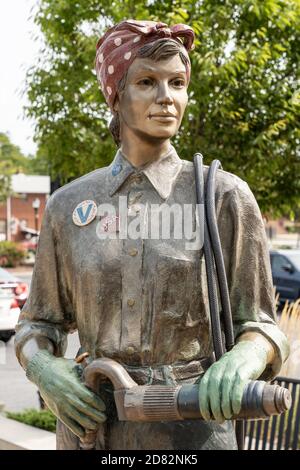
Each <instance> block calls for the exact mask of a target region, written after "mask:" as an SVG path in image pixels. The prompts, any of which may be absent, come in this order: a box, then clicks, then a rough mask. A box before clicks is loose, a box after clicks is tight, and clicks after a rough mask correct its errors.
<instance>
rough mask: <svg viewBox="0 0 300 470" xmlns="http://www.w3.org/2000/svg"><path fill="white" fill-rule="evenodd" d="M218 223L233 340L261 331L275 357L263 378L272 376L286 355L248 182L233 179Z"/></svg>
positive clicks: (264, 240) (259, 220) (261, 231)
mask: <svg viewBox="0 0 300 470" xmlns="http://www.w3.org/2000/svg"><path fill="white" fill-rule="evenodd" d="M218 225H219V230H220V235H221V243H222V248H223V253H224V262H225V268H226V272H227V278H228V287H229V295H230V301H231V309H232V317H233V326H234V334H235V339H237V338H238V337H239V336H240V335H241V334H242V333H244V332H246V331H257V332H258V333H261V334H262V335H263V336H265V337H266V338H267V339H268V340H269V341H270V342H271V344H272V345H273V346H274V348H275V350H276V357H275V359H274V361H273V363H272V364H270V365H269V366H268V368H267V369H266V370H265V372H264V375H263V378H264V380H270V379H272V378H273V377H274V376H276V375H277V374H278V373H279V371H280V369H281V366H282V364H283V362H284V361H285V360H286V358H287V357H288V354H289V345H288V342H287V339H286V337H285V335H284V334H283V333H282V331H281V330H280V329H279V327H278V325H277V323H276V306H275V296H274V289H273V283H272V274H271V266H270V258H269V249H268V243H267V237H266V232H265V228H264V223H263V220H262V216H261V213H260V210H259V207H258V205H257V202H256V200H255V197H254V195H253V194H252V192H251V190H250V188H249V186H248V185H247V183H245V182H244V181H242V180H240V179H239V178H236V185H235V187H234V188H233V189H231V190H230V191H228V192H226V193H225V194H224V195H223V198H222V203H221V204H220V205H219V213H218Z"/></svg>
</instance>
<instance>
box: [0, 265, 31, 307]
mask: <svg viewBox="0 0 300 470" xmlns="http://www.w3.org/2000/svg"><path fill="white" fill-rule="evenodd" d="M0 288H2V289H8V290H9V291H11V290H12V291H13V293H14V297H15V300H16V302H17V305H16V306H17V307H19V308H22V307H23V305H24V304H25V302H26V300H27V297H28V285H27V284H26V282H23V281H21V280H20V279H18V278H17V277H15V276H13V275H12V274H11V273H9V272H8V271H7V270H6V269H3V268H0Z"/></svg>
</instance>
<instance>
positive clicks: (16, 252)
mask: <svg viewBox="0 0 300 470" xmlns="http://www.w3.org/2000/svg"><path fill="white" fill-rule="evenodd" d="M24 258H25V251H24V250H23V249H21V248H20V247H19V246H18V244H17V243H15V242H11V241H3V242H0V266H2V267H7V268H14V267H16V266H18V264H20V263H21V261H22V260H23V259H24Z"/></svg>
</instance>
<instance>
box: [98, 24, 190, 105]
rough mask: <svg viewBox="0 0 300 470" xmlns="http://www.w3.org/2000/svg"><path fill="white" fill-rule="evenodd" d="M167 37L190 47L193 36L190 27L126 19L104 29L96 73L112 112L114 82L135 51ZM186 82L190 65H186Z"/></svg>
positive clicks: (100, 40)
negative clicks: (106, 29)
mask: <svg viewBox="0 0 300 470" xmlns="http://www.w3.org/2000/svg"><path fill="white" fill-rule="evenodd" d="M161 38H167V39H173V40H175V41H178V42H180V43H181V44H183V46H184V47H185V49H186V50H187V51H190V50H191V49H192V48H193V42H194V38H195V34H194V31H193V29H192V28H191V27H190V26H187V25H185V24H176V25H174V26H171V27H170V28H169V27H168V25H167V24H166V23H157V22H155V21H135V20H126V21H122V22H121V23H118V24H117V25H115V26H113V27H112V28H110V29H108V31H106V33H105V34H104V36H102V37H101V38H100V39H99V41H98V43H97V52H96V63H95V66H96V73H97V78H98V81H99V85H100V87H101V90H102V92H103V94H104V97H105V99H106V102H107V104H108V105H109V107H110V108H111V110H113V104H114V101H115V97H116V94H117V89H118V83H119V82H120V80H121V79H122V77H123V76H124V75H125V73H126V72H127V70H128V69H129V67H130V65H131V64H132V62H133V61H134V59H135V58H136V56H137V53H138V51H139V49H140V48H141V47H142V46H144V45H145V44H148V43H150V42H153V41H155V40H156V39H161ZM186 69H187V75H188V80H189V78H190V65H189V64H187V65H186Z"/></svg>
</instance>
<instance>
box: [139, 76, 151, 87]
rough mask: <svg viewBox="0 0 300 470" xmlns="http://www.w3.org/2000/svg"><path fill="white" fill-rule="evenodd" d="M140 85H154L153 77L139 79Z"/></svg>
mask: <svg viewBox="0 0 300 470" xmlns="http://www.w3.org/2000/svg"><path fill="white" fill-rule="evenodd" d="M137 84H138V85H141V86H145V87H146V86H152V85H153V79H152V78H149V77H148V78H142V79H141V80H139V81H138V82H137Z"/></svg>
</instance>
